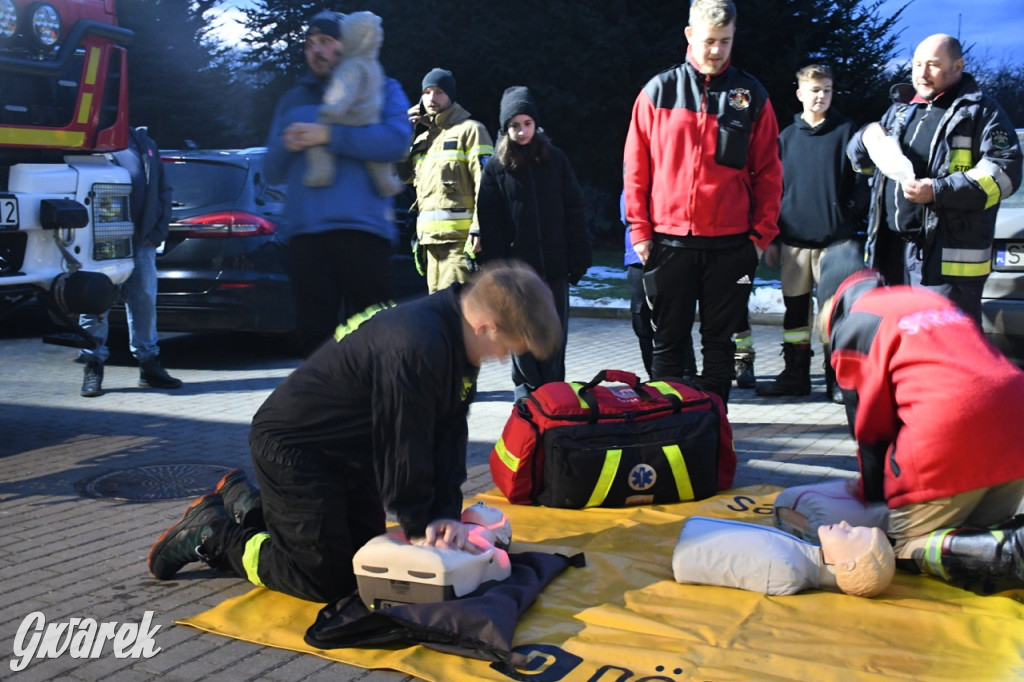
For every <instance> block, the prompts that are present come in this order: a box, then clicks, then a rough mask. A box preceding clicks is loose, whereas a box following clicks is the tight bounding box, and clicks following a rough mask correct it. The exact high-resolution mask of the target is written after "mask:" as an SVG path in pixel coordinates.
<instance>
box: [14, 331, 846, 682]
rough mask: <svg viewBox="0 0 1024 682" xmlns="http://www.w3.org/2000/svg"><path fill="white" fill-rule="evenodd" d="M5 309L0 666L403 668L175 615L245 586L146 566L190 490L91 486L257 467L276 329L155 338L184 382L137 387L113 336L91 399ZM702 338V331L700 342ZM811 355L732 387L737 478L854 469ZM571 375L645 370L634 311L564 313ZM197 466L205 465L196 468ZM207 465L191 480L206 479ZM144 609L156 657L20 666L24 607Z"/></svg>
mask: <svg viewBox="0 0 1024 682" xmlns="http://www.w3.org/2000/svg"><path fill="white" fill-rule="evenodd" d="M27 327H28V328H27V329H25V330H13V331H12V330H11V329H10V328H3V327H2V323H0V358H2V361H0V380H2V386H3V391H2V394H0V395H2V397H0V528H2V532H0V652H2V654H3V656H4V660H3V663H2V664H0V679H7V678H11V679H17V680H19V681H21V680H26V681H29V680H54V679H65V680H88V681H95V680H108V679H110V680H118V681H119V682H120V681H121V680H150V679H160V680H182V681H188V682H194V681H196V680H211V681H213V680H217V681H220V680H224V681H230V682H240V681H243V680H271V681H276V680H281V681H282V682H284V681H287V682H295V681H298V680H332V681H334V680H359V681H362V682H392V681H399V680H412V679H414V678H410V677H408V676H406V675H403V674H399V673H395V672H390V671H367V670H363V669H360V668H354V667H350V666H346V665H342V664H338V663H333V662H330V661H326V660H322V659H319V658H317V657H314V656H310V655H306V654H296V653H292V652H288V651H283V650H278V649H272V648H267V647H261V646H255V645H251V644H247V643H244V642H239V641H234V640H231V639H227V638H223V637H218V636H216V635H210V634H205V633H202V632H199V631H198V630H195V629H192V628H189V627H183V626H177V625H174V624H173V622H174V620H175V619H179V618H184V617H187V616H190V615H194V614H196V613H198V612H200V611H202V610H205V609H207V608H209V607H212V606H214V605H216V604H218V603H220V602H221V601H223V600H224V599H226V598H228V597H233V596H236V595H240V594H243V593H245V592H246V591H247V590H248V589H249V586H248V584H246V583H244V582H243V581H240V580H238V579H235V578H227V577H223V576H220V575H217V574H214V573H213V572H211V571H208V570H201V569H200V565H199V564H195V565H193V566H190V567H189V569H194V570H186V571H185V572H183V573H181V574H180V575H179V577H177V578H176V579H175V580H173V581H168V582H158V581H156V580H154V579H153V578H151V577H150V575H149V574H148V572H147V570H146V554H147V552H148V550H149V547H150V545H151V544H152V542H153V541H154V540H155V539H156V537H157V536H159V534H160V533H161V532H163V530H164V529H166V528H167V527H168V526H169V525H170V524H171V523H173V522H175V521H176V520H178V519H179V518H180V516H181V514H182V512H183V510H184V508H185V507H186V506H187V504H188V503H189V501H190V500H189V499H158V500H155V501H149V502H127V501H123V500H118V499H110V498H96V497H88V496H84V495H83V494H81V492H82V491H83V490H84V491H86V492H92V493H95V492H96V489H97V486H99V488H102V485H100V484H102V483H103V482H105V481H107V480H109V479H110V477H112V476H115V475H116V474H117V472H123V471H127V470H130V469H135V468H138V467H146V466H155V465H169V464H176V465H181V466H182V468H183V469H189V470H190V468H191V467H195V468H198V469H201V470H203V471H207V472H208V473H207V474H206V476H207V477H210V478H209V482H208V485H209V486H210V487H211V488H212V485H213V484H214V483H215V482H216V480H217V478H219V473H217V472H219V471H222V470H223V468H234V467H239V466H241V467H244V468H246V469H248V470H250V471H251V466H250V463H249V453H248V448H247V446H246V435H247V431H248V426H249V421H250V419H251V417H252V415H253V413H254V412H255V410H256V408H257V407H258V406H259V405H260V403H261V402H262V401H263V400H264V398H265V397H266V396H267V394H268V393H269V392H270V391H271V390H273V388H274V387H275V386H276V385H277V384H278V383H279V382H280V381H281V379H283V378H284V377H285V376H286V375H287V374H288V373H289V372H290V371H291V370H292V369H293V368H294V367H295V366H296V365H297V364H298V361H297V360H296V359H294V358H291V357H288V356H287V355H285V354H284V353H281V352H279V350H278V349H277V348H276V346H275V342H274V341H273V340H270V339H254V338H248V337H241V338H240V337H232V336H206V335H175V336H170V335H169V336H167V337H166V338H164V339H163V340H162V341H161V347H162V357H163V360H164V364H165V365H166V366H167V367H168V368H169V369H170V371H171V373H172V374H174V375H175V376H177V377H180V378H181V379H182V380H183V381H184V382H185V386H184V387H183V388H181V389H180V390H176V391H158V390H146V389H140V388H138V387H137V386H136V382H137V379H138V369H137V367H136V365H135V364H134V362H133V361H132V360H131V358H130V356H129V355H128V353H127V350H126V349H125V348H124V347H123V346H122V347H117V346H115V353H114V356H113V357H112V359H111V361H110V362H109V363H108V365H107V368H106V377H105V379H104V384H103V385H104V389H105V390H106V394H105V395H103V396H101V397H98V398H82V397H80V396H79V395H78V391H79V387H80V385H81V380H82V366H81V365H78V364H75V363H73V362H72V358H73V357H74V351H73V350H71V349H68V348H62V347H58V346H50V345H45V344H43V343H41V342H40V341H39V340H38V338H34V337H33V336H31V332H32V328H31V325H27ZM781 341H782V334H781V328H780V327H779V326H778V325H777V324H755V326H754V342H755V347H756V349H757V351H758V356H757V361H756V369H757V373H758V376H759V377H760V378H762V379H764V378H768V377H771V376H774V375H775V374H777V373H778V372H779V371H781V368H782V359H781V355H780V353H779V351H780V344H781ZM698 348H699V344H698ZM820 361H821V356H820V352H819V354H818V355H817V356H816V357H815V358H814V360H813V362H814V363H815V364H814V366H813V367H814V372H813V374H812V380H813V387H814V391H813V393H812V394H811V395H810V396H808V397H806V398H781V399H780V398H775V399H768V398H760V397H758V396H756V395H755V393H754V391H752V390H740V389H734V391H733V397H732V399H731V401H730V407H729V417H730V420H731V422H732V424H733V428H734V432H735V445H736V449H737V451H738V454H739V458H740V466H739V469H738V471H737V477H736V486H745V485H751V484H757V483H769V484H773V485H780V486H790V485H798V484H802V483H809V482H813V481H817V480H821V479H822V478H826V477H832V476H851V475H853V472H854V471H855V470H856V461H855V457H854V448H853V445H852V443H851V442H850V439H849V433H848V430H847V427H846V421H845V412H844V410H843V408H842V407H841V406H839V405H834V404H831V403H828V402H826V401H825V400H824V389H823V382H824V379H823V376H822V372H821V368H820ZM566 368H567V376H568V378H570V379H572V380H587V379H590V378H591V377H592V376H593V375H594V374H596V373H597V372H598V371H599V370H601V369H606V368H615V369H625V370H631V371H634V372H637V373H641V374H642V370H643V368H642V364H641V362H640V355H639V351H638V349H637V345H636V340H635V337H634V336H633V333H632V330H631V327H630V323H629V320H628V319H622V318H621V317H600V318H596V317H584V316H574V317H573V318H572V320H571V324H570V336H569V344H568V354H567V358H566ZM509 369H510V368H509V366H508V365H501V364H497V363H495V364H489V365H486V366H485V368H484V369H483V371H482V372H481V375H480V381H479V397H478V399H477V402H476V403H475V404H474V405H473V408H472V410H471V416H470V440H471V442H470V445H469V450H468V465H469V480H468V481H467V483H466V485H465V486H464V488H463V490H464V493H465V494H466V495H467V496H469V495H473V494H475V493H477V492H480V491H484V490H488V489H490V488H492V487H493V484H492V482H491V479H490V473H489V471H488V467H487V456H488V454H489V452H490V450H491V447H492V446H493V444H494V442H495V441H496V440H497V438H498V436H499V435H500V433H501V429H502V427H503V426H504V423H505V420H506V419H507V418H508V415H509V412H510V410H511V402H512V391H511V380H510V378H509ZM200 478H201V477H200ZM202 482H203V481H199V483H200V484H202ZM147 611H152V612H153V615H152V620H153V625H154V626H155V625H159V626H160V630H159V631H158V632H157V635H156V637H155V639H156V644H157V645H158V646H159V647H160V648H161V651H160V652H159V653H158V654H157V655H155V656H153V657H152V658H148V659H139V660H132V659H117V658H115V657H114V656H113V655H112V654H110V653H109V647H108V649H107V653H106V654H105V655H103V656H101V657H99V658H97V659H95V660H81V659H73V658H71V657H69V656H63V657H59V658H54V659H42V660H33V661H32V662H31V663H30V664H29V665H28V666H27V668H26V669H25V670H24V671H21V672H18V673H14V672H12V670H11V666H10V661H11V660H12V657H13V654H14V646H15V643H16V633H17V631H18V629H19V626H21V625H22V623H23V622H24V621H25V619H26V617H27V616H28V615H29V614H31V613H33V612H42V613H43V614H44V615H45V618H46V620H47V621H48V622H59V621H67V620H68V619H70V618H75V617H78V618H85V617H89V618H93V619H95V620H96V621H98V622H104V621H117V622H122V623H123V622H135V623H138V622H139V621H140V620H141V619H142V618H143V615H144V613H145V612H147Z"/></svg>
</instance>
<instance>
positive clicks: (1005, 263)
mask: <svg viewBox="0 0 1024 682" xmlns="http://www.w3.org/2000/svg"><path fill="white" fill-rule="evenodd" d="M995 269H996V270H1024V242H1006V243H1005V244H999V245H998V246H996V261H995Z"/></svg>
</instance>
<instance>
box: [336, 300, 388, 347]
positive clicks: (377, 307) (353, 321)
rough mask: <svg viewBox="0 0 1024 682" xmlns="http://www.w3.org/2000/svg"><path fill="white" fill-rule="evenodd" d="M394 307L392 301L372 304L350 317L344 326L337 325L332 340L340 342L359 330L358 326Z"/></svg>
mask: <svg viewBox="0 0 1024 682" xmlns="http://www.w3.org/2000/svg"><path fill="white" fill-rule="evenodd" d="M394 305H395V302H394V301H385V302H384V303H374V304H373V305H371V306H370V307H369V308H367V309H366V310H364V311H363V312H361V313H356V314H355V315H353V316H352V317H350V318H348V319H347V320H345V323H344V324H339V325H338V327H337V329H335V330H334V340H335V341H341V340H342V339H343V338H345V337H346V336H348V335H349V334H351V333H352V332H354V331H355V330H357V329H359V327H360V326H362V324H363V323H364V322H366V321H367V320H368V319H370V318H371V317H373V316H374V315H376V314H377V313H379V312H380V311H382V310H386V309H388V308H393V307H394Z"/></svg>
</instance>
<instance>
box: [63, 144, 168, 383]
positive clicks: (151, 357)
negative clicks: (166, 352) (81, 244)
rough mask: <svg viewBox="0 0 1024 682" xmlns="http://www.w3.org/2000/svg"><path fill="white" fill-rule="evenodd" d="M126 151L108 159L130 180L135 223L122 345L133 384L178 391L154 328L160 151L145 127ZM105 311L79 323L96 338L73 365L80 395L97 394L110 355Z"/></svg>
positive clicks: (160, 231) (161, 226)
mask: <svg viewBox="0 0 1024 682" xmlns="http://www.w3.org/2000/svg"><path fill="white" fill-rule="evenodd" d="M129 133H130V134H129V146H128V149H125V150H122V151H119V152H114V153H113V154H112V155H111V156H112V157H113V159H114V161H115V162H116V163H117V164H118V165H119V166H122V167H123V168H125V169H127V171H128V174H129V175H130V176H131V179H132V193H131V198H130V199H129V206H130V209H131V218H132V223H133V224H134V225H135V234H134V240H133V243H132V247H133V258H134V267H133V269H132V274H131V276H130V277H129V278H128V279H127V280H125V282H124V284H122V285H121V297H122V298H123V299H124V305H125V313H126V316H127V318H128V346H129V348H130V349H131V352H132V355H133V356H135V359H136V360H138V361H139V386H142V387H143V388H179V387H180V386H181V381H180V380H179V379H175V378H174V377H172V376H170V375H169V374H168V373H167V371H166V370H165V369H164V368H163V365H161V364H160V347H159V346H158V345H157V341H158V336H157V330H156V285H157V277H156V250H157V248H158V247H159V246H160V245H161V244H163V242H164V240H165V239H167V233H168V232H169V230H170V222H171V186H170V185H168V184H167V176H166V174H165V173H164V166H163V163H162V162H161V161H160V150H159V149H158V148H157V145H156V142H154V141H153V139H152V138H151V137H150V136H149V135H148V134H147V132H146V129H145V128H134V129H131V130H130V131H129ZM107 318H108V313H103V314H102V315H82V316H80V318H79V324H80V325H81V326H82V329H84V330H85V331H87V332H89V334H91V335H92V336H93V338H95V339H96V347H95V348H87V349H83V350H82V351H81V352H80V353H79V355H78V361H79V362H84V363H85V376H84V378H83V380H82V391H81V393H82V395H83V396H84V397H86V398H94V397H96V396H98V395H102V394H103V364H104V363H105V362H106V361H107V358H109V357H110V350H109V349H108V348H107V336H108V334H109V324H108V319H107Z"/></svg>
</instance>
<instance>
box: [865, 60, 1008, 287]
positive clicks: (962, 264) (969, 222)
mask: <svg viewBox="0 0 1024 682" xmlns="http://www.w3.org/2000/svg"><path fill="white" fill-rule="evenodd" d="M912 95H913V89H912V88H911V87H910V86H907V85H903V86H896V87H894V88H893V99H894V100H895V103H894V104H893V105H892V106H890V107H889V109H888V111H886V112H885V115H884V116H883V117H882V120H881V122H880V123H881V126H882V128H883V129H885V131H886V133H887V134H888V135H889V136H890V137H894V138H896V139H897V140H900V141H901V143H902V142H903V139H904V133H905V131H906V127H907V122H908V121H909V120H910V119H911V118H912V113H913V112H912V111H911V107H930V106H931V105H930V104H929V103H927V102H923V101H920V100H918V101H913V97H912ZM930 149H931V154H930V155H929V158H928V159H927V164H928V169H927V174H928V177H930V178H932V186H933V187H934V189H935V201H934V202H933V203H931V204H929V205H926V206H924V207H923V208H924V212H923V216H924V217H923V225H922V226H921V227H922V234H921V237H920V244H919V245H920V246H921V247H922V250H923V251H922V256H923V260H924V270H923V272H922V284H924V285H936V284H941V283H942V282H943V281H945V280H947V279H958V278H959V279H966V280H979V279H980V280H982V281H984V279H985V278H986V277H988V275H989V273H990V272H991V271H992V239H993V235H994V232H995V222H996V211H997V210H998V209H999V202H1000V201H1001V200H1002V199H1005V198H1006V197H1008V196H1010V195H1011V194H1013V192H1014V191H1015V190H1016V189H1017V187H1018V186H1019V185H1020V182H1021V150H1020V145H1019V143H1018V142H1017V136H1016V134H1015V132H1014V129H1013V125H1012V124H1011V122H1010V119H1009V118H1008V117H1007V115H1006V114H1005V113H1004V112H1003V110H1002V109H1001V108H1000V107H999V105H998V104H997V103H996V102H995V100H993V99H992V98H991V97H988V96H986V95H985V94H983V93H982V92H981V90H980V89H979V87H978V84H977V82H976V81H975V80H974V78H972V77H971V76H969V75H967V74H964V75H963V77H962V79H961V82H960V89H959V93H958V94H957V95H956V96H955V99H954V100H953V102H952V103H951V104H950V106H949V108H948V109H947V110H946V112H945V114H944V115H943V117H942V119H941V121H940V122H939V124H938V129H937V130H936V132H935V135H934V137H933V138H932V141H931V145H930ZM847 153H848V155H849V157H850V160H851V162H852V163H853V167H854V170H856V171H858V172H861V173H869V174H872V175H873V178H872V193H871V206H870V209H869V217H868V240H867V245H866V255H867V259H868V264H869V265H871V266H874V265H875V262H876V261H875V258H876V255H877V254H876V253H875V246H876V244H877V242H878V231H879V230H880V229H892V228H891V226H889V225H883V224H882V223H883V221H884V220H886V216H885V196H884V194H883V192H885V191H886V189H885V188H886V187H889V188H890V189H891V191H899V190H898V189H896V183H893V182H887V181H886V180H887V179H886V178H885V176H883V175H882V174H881V173H878V174H875V173H874V163H873V162H872V161H871V157H870V156H869V155H868V152H867V148H866V147H865V146H864V142H863V129H862V130H861V131H859V132H857V133H856V134H855V135H854V136H853V138H852V139H851V140H850V143H849V145H848V146H847ZM891 220H892V218H891V217H890V219H889V221H891Z"/></svg>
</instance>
